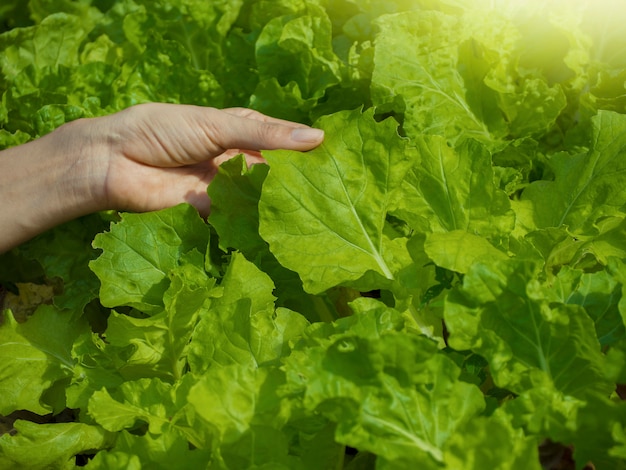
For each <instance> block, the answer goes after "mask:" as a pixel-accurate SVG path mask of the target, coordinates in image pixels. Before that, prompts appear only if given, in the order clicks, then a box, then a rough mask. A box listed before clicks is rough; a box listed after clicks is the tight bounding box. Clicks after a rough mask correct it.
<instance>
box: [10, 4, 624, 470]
mask: <svg viewBox="0 0 626 470" xmlns="http://www.w3.org/2000/svg"><path fill="white" fill-rule="evenodd" d="M613 3H615V2H613ZM613 3H612V2H611V1H610V0H607V1H603V2H586V1H582V0H567V1H566V0H559V1H549V0H545V1H540V0H537V1H534V2H507V1H503V0H502V1H500V0H495V1H494V0H489V1H488V0H480V1H476V0H385V1H382V0H364V1H357V0H339V1H334V0H271V1H270V0H216V1H208V0H120V1H114V0H80V1H69V0H30V1H27V2H25V1H23V0H8V1H7V0H5V1H4V2H3V4H2V6H0V20H1V21H0V28H1V29H2V30H3V31H4V32H2V34H0V72H1V73H0V92H1V93H2V101H1V102H0V148H4V147H8V146H11V145H16V144H19V143H22V142H25V141H28V140H30V139H33V138H36V137H38V136H41V135H43V134H45V133H47V132H49V131H50V130H52V129H54V128H56V127H58V126H59V125H61V124H63V123H64V122H67V121H70V120H73V119H76V118H79V117H90V116H99V115H104V114H109V113H112V112H115V111H117V110H120V109H123V108H125V107H127V106H129V105H133V104H136V103H142V102H150V101H162V102H175V103H193V104H200V105H207V106H214V107H223V106H248V107H252V108H255V109H258V110H261V111H263V112H265V113H268V114H270V115H274V116H277V117H283V118H287V119H294V120H299V121H302V122H307V123H312V124H314V125H315V126H317V127H321V128H323V129H324V130H325V131H326V140H325V142H324V144H323V145H322V146H321V147H319V148H318V149H315V150H313V151H311V152H308V153H306V154H304V153H298V152H288V151H268V152H264V156H265V158H266V160H267V162H268V165H265V164H263V165H255V166H253V167H251V168H247V167H246V165H245V162H244V160H243V158H242V157H237V158H234V159H232V160H230V161H228V162H226V163H224V164H223V165H222V167H221V168H220V170H219V173H218V175H217V176H216V178H215V180H214V182H213V183H212V184H211V185H210V186H209V188H208V191H209V195H210V196H211V198H212V213H211V215H210V217H209V219H208V221H204V220H202V219H201V218H200V217H199V216H198V214H197V212H196V211H195V210H194V209H193V208H191V207H190V206H187V205H181V206H177V207H173V208H170V209H166V210H163V211H160V212H155V213H146V214H129V213H123V214H116V213H101V214H95V215H92V216H89V217H85V218H83V219H80V220H77V221H74V222H71V223H69V224H66V225H64V226H62V227H59V228H57V229H55V230H52V231H50V232H48V233H46V234H43V235H42V236H40V237H39V238H37V239H35V240H33V241H32V242H29V243H27V244H25V245H24V246H22V247H20V248H18V249H16V250H14V251H13V252H11V253H9V254H7V255H4V256H2V257H0V279H1V280H2V281H3V285H4V286H5V288H8V287H10V286H15V284H16V283H18V282H35V283H47V284H51V285H53V286H54V289H55V293H56V295H55V296H54V298H53V300H52V302H51V303H50V304H47V305H41V306H40V307H39V308H37V309H36V311H35V312H34V313H33V314H32V315H30V316H29V317H28V319H27V320H26V321H17V320H16V319H15V317H14V315H13V314H12V312H11V311H10V310H6V311H5V312H4V313H3V322H2V324H1V326H0V415H4V416H8V417H11V416H13V417H15V416H18V415H19V416H23V414H19V413H21V411H20V410H27V411H28V412H30V414H29V415H28V416H35V415H42V416H43V415H48V414H51V415H58V414H59V413H61V412H63V411H64V410H65V412H64V413H65V414H67V410H72V413H71V416H72V419H65V420H62V421H67V422H48V423H45V422H44V423H41V420H35V419H33V420H25V419H19V420H16V421H15V422H12V426H13V429H12V431H11V432H7V433H5V434H4V435H2V436H0V467H2V468H30V469H43V468H73V467H74V466H75V465H76V464H77V463H80V464H85V463H86V465H87V468H90V469H99V468H102V469H110V468H125V469H140V468H167V469H177V468H181V469H188V468H211V469H243V468H255V469H261V468H263V469H280V468H284V469H302V470H304V469H311V470H313V469H351V470H357V469H369V468H377V469H404V468H406V469H413V468H420V469H450V470H461V469H492V468H494V469H495V468H498V469H520V470H521V469H524V470H527V469H539V468H541V463H540V456H539V453H538V448H539V446H540V445H542V444H543V443H545V442H550V441H551V442H555V443H560V444H561V445H562V446H565V447H569V448H572V449H573V457H574V459H575V461H576V465H577V468H582V467H583V466H584V465H585V464H586V463H588V462H592V463H593V465H594V466H595V468H597V469H620V468H626V403H624V402H623V401H622V400H621V399H620V397H619V394H618V392H619V391H620V384H626V329H625V321H626V264H625V261H626V211H625V207H626V89H625V86H624V83H626V47H625V46H624V45H625V44H626V32H625V31H624V29H623V24H624V22H625V21H626V12H625V11H624V10H623V8H622V9H620V8H619V7H616V5H619V4H618V3H615V4H613ZM16 412H17V413H18V414H16ZM57 421H59V420H57ZM77 456H78V458H77ZM85 456H88V457H85ZM546 465H547V464H546Z"/></svg>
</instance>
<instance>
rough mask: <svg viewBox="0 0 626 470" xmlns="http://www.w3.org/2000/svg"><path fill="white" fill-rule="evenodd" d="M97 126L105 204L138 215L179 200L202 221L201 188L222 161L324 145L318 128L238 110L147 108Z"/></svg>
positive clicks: (204, 201)
mask: <svg viewBox="0 0 626 470" xmlns="http://www.w3.org/2000/svg"><path fill="white" fill-rule="evenodd" d="M101 125H103V126H104V128H105V129H107V133H108V136H109V142H110V155H109V157H108V159H107V160H106V163H107V167H106V171H105V174H106V177H105V178H104V179H103V182H104V194H105V196H104V197H105V199H106V204H105V205H106V206H107V207H109V208H115V209H123V210H132V211H139V212H141V211H149V210H156V209H162V208H165V207H169V206H172V205H175V204H178V203H180V202H183V201H185V202H189V203H191V204H193V205H194V206H195V207H196V208H197V209H198V210H199V212H200V213H201V214H202V215H204V216H206V215H208V212H209V208H210V201H209V197H208V195H207V192H206V188H207V186H208V184H209V183H210V182H211V180H212V179H213V177H214V176H215V174H216V172H217V168H218V166H219V165H220V164H221V163H222V162H223V161H225V160H227V159H229V158H232V157H234V156H235V155H238V154H240V153H243V154H244V155H245V157H246V160H247V162H248V164H249V165H251V164H254V163H259V162H263V161H264V160H263V158H262V157H261V154H260V153H259V150H269V149H279V148H281V149H290V150H302V151H304V150H309V149H311V148H313V147H316V146H317V145H319V144H320V143H321V142H322V140H323V132H322V131H321V130H319V129H312V128H310V127H308V126H304V125H302V124H296V123H293V122H289V121H283V120H279V119H274V118H271V117H268V116H265V115H263V114H261V113H258V112H256V111H253V110H250V109H244V108H230V109H224V110H218V109H214V108H204V107H198V106H189V105H173V104H160V103H151V104H144V105H138V106H134V107H131V108H128V109H127V110H125V111H122V112H120V113H117V114H114V115H111V116H107V117H106V120H105V121H104V122H102V123H101Z"/></svg>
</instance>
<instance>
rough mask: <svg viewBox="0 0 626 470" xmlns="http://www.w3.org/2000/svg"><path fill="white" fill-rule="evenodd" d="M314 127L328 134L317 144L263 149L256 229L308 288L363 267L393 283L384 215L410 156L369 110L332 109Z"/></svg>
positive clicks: (346, 277) (352, 276)
mask: <svg viewBox="0 0 626 470" xmlns="http://www.w3.org/2000/svg"><path fill="white" fill-rule="evenodd" d="M319 125H320V126H321V127H322V128H325V129H327V130H330V129H334V130H335V131H334V132H330V131H329V132H327V137H326V140H325V142H324V143H323V144H322V145H321V146H320V147H319V148H318V149H315V150H313V151H311V152H309V153H307V154H302V153H298V152H286V151H275V152H267V153H265V157H266V159H267V160H268V162H269V164H270V172H269V174H268V176H267V179H266V181H265V183H264V185H263V190H262V193H261V200H260V202H259V217H260V220H259V225H260V226H259V233H260V234H261V236H262V237H263V238H264V239H265V240H267V241H268V243H269V244H270V250H272V253H274V255H275V256H276V258H277V259H278V260H279V261H280V263H281V264H283V265H284V266H285V267H287V268H288V269H292V270H294V271H296V272H298V274H299V275H300V277H301V279H302V282H303V284H304V288H305V290H306V291H307V292H311V293H320V292H323V291H325V290H327V289H329V288H331V287H334V286H337V285H340V284H343V283H350V282H354V281H358V280H359V279H361V278H363V277H364V276H365V275H366V274H367V273H368V272H369V271H371V272H373V273H376V274H378V275H379V276H382V277H383V278H386V279H388V280H393V279H394V276H395V273H394V269H393V263H394V256H396V253H394V251H396V250H395V249H394V247H393V246H392V243H391V242H390V241H389V240H387V239H386V238H385V237H384V236H383V228H384V223H385V215H386V213H387V210H388V207H389V204H390V201H391V199H392V197H393V194H394V192H395V191H396V190H397V188H398V187H399V185H400V184H401V182H402V179H403V177H404V175H405V173H406V171H407V170H408V167H409V165H411V164H412V163H413V160H414V154H413V153H412V152H411V151H410V150H408V149H407V144H406V141H404V140H403V139H401V138H400V137H399V136H398V135H397V131H396V126H395V125H394V123H393V122H392V121H391V120H387V121H383V122H381V123H377V122H376V121H375V120H374V118H373V112H372V111H367V112H365V113H364V114H361V112H360V111H352V112H342V113H338V114H335V115H332V116H328V117H326V118H324V119H322V120H320V122H319ZM331 214H332V216H331Z"/></svg>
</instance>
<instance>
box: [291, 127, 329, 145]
mask: <svg viewBox="0 0 626 470" xmlns="http://www.w3.org/2000/svg"><path fill="white" fill-rule="evenodd" d="M323 138H324V131H323V130H321V129H314V128H312V127H303V128H300V127H299V128H297V129H294V130H293V131H291V140H294V141H296V142H303V143H315V142H319V141H321V140H322V139H323Z"/></svg>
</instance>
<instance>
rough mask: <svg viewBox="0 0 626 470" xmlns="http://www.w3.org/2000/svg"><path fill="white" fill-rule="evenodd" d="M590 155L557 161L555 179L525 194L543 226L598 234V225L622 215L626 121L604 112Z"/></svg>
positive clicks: (625, 192) (597, 119)
mask: <svg viewBox="0 0 626 470" xmlns="http://www.w3.org/2000/svg"><path fill="white" fill-rule="evenodd" d="M590 144H591V145H590V147H591V148H590V150H589V152H583V153H578V154H576V155H570V154H568V153H560V154H557V155H555V156H553V157H552V160H551V166H552V167H553V168H554V173H555V178H554V181H545V180H542V181H537V182H535V183H532V184H531V185H530V186H529V187H528V188H527V189H526V190H525V191H524V193H523V201H525V202H526V203H528V204H531V206H532V214H533V218H534V222H535V224H536V226H537V227H538V228H546V227H560V226H562V225H566V226H568V227H569V229H570V230H571V231H572V232H573V233H589V232H591V233H593V232H592V230H593V224H594V223H595V222H597V221H598V219H600V218H602V217H607V216H613V215H621V216H622V217H623V206H624V204H626V171H625V170H626V163H625V162H626V159H625V158H624V154H625V152H626V149H625V147H626V117H625V116H623V115H618V114H615V113H612V112H604V111H601V112H599V113H598V115H597V116H596V117H595V118H594V119H593V137H592V141H591V143H590Z"/></svg>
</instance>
